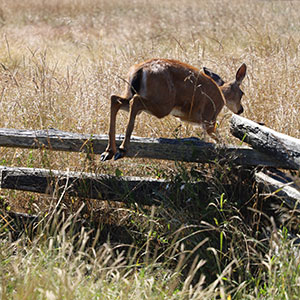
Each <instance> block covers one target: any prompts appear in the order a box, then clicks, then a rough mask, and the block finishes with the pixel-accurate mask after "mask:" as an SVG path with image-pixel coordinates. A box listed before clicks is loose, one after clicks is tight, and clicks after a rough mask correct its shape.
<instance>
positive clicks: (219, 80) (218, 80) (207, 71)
mask: <svg viewBox="0 0 300 300" xmlns="http://www.w3.org/2000/svg"><path fill="white" fill-rule="evenodd" d="M203 71H204V73H205V74H206V75H207V76H209V77H210V78H211V79H213V80H214V82H215V83H216V84H217V85H218V86H222V85H223V84H224V83H225V82H224V80H223V79H222V78H221V77H220V76H219V75H218V74H216V73H214V72H213V71H211V70H210V69H208V68H206V67H203Z"/></svg>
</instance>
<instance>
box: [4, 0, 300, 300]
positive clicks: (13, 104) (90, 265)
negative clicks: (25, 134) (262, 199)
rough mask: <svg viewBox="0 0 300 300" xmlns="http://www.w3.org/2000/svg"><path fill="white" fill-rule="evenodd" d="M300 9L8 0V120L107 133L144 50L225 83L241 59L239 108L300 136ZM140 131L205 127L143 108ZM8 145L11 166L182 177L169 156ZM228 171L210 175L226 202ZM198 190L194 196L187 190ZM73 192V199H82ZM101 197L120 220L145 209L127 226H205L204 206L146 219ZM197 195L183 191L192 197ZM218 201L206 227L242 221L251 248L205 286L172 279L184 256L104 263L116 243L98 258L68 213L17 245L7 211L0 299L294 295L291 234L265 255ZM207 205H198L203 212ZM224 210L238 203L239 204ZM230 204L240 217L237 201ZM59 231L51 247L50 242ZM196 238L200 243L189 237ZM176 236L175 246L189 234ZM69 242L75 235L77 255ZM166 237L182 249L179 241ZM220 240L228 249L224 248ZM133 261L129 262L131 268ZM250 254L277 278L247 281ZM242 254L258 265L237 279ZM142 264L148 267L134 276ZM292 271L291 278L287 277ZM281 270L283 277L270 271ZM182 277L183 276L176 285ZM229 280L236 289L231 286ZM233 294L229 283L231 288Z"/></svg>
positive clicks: (15, 124) (19, 204) (233, 1)
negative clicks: (110, 157)
mask: <svg viewBox="0 0 300 300" xmlns="http://www.w3.org/2000/svg"><path fill="white" fill-rule="evenodd" d="M299 15H300V2H299V1H268V0H265V1H258V0H257V1H238V0H230V1H229V0H225V1H203V0H184V1H182V0H180V1H179V0H165V1H161V0H159V1H158V0H153V1H145V0H133V1H124V0H123V1H121V0H98V1H97V0H87V1H85V0H76V1H72V0H60V1H58V0H49V1H33V0H24V1H20V0H16V1H8V0H0V41H1V43H0V108H1V118H0V126H1V127H12V128H20V129H21V128H22V129H24V128H28V129H45V128H49V127H54V128H57V129H60V130H65V131H74V132H82V133H95V134H101V133H107V130H108V118H109V98H110V95H111V94H113V93H120V92H121V91H122V89H123V88H124V85H125V83H124V80H123V79H124V78H125V76H126V73H127V70H128V68H129V67H130V66H131V65H132V64H134V63H137V62H140V61H142V60H145V59H148V58H152V57H164V58H174V59H178V60H181V61H184V62H187V63H189V64H191V65H194V66H197V67H199V68H202V66H206V67H209V68H211V69H213V70H214V71H215V72H217V73H218V74H220V75H221V76H222V77H223V78H224V79H225V80H228V79H232V78H233V77H234V75H235V72H236V70H237V68H238V67H239V65H240V64H241V63H242V62H245V63H246V64H247V66H248V74H247V77H246V79H245V81H244V83H243V91H244V92H245V96H244V98H243V103H244V107H245V113H244V115H245V116H246V117H248V118H250V119H253V120H255V121H259V122H264V123H265V124H266V125H267V126H270V127H272V128H273V129H275V130H278V131H280V132H283V133H286V134H289V135H292V136H295V137H297V138H300V130H299V129H300V118H299V113H300V102H299V96H300V94H299V93H300V92H299V91H300V89H299V87H300V83H299V82H300V81H299V78H300V59H299V51H300V47H299V42H300V30H299V29H300V23H299ZM228 116H229V115H228V110H226V109H224V112H222V114H221V115H220V117H219V120H224V122H222V123H221V128H220V133H221V136H222V138H223V140H224V142H233V143H234V142H235V140H234V138H233V137H231V136H230V134H229V130H228V124H227V120H228ZM126 122H127V114H126V113H120V117H119V119H118V127H117V131H118V132H119V133H123V130H124V124H126ZM134 134H135V135H138V136H147V137H160V136H163V137H173V136H177V137H186V136H191V135H194V136H197V135H200V136H201V130H200V129H199V128H196V127H192V126H190V125H187V124H182V126H181V123H180V122H179V121H177V120H176V119H174V118H172V117H167V118H165V119H163V120H158V119H156V118H155V117H153V116H150V115H147V114H145V113H143V114H141V115H140V116H139V117H138V120H137V122H136V127H135V131H134ZM0 154H1V164H4V165H13V166H16V165H17V166H28V167H41V166H42V167H46V168H53V169H68V168H69V169H71V170H92V171H97V172H101V173H105V172H107V173H110V174H111V173H114V172H116V170H117V171H118V173H120V171H121V173H123V174H126V175H152V176H153V175H154V176H164V175H165V174H167V175H169V174H170V173H171V174H173V175H174V172H176V171H177V169H174V168H173V167H174V165H173V164H171V163H167V162H164V163H161V162H155V161H151V162H149V161H148V162H147V164H145V161H143V160H132V159H125V160H123V161H120V162H114V163H110V162H109V163H105V164H101V163H100V162H99V160H98V158H96V160H95V161H90V160H89V159H88V158H87V157H86V156H85V155H84V154H70V153H52V152H47V151H46V152H45V151H38V150H21V149H6V148H1V149H0ZM174 170H175V171H174ZM182 172H183V173H184V171H182ZM224 172H225V170H224ZM219 175H220V174H219ZM221 175H222V174H221ZM221 175H220V176H219V177H220V178H221V177H222V176H221ZM225 175H226V174H225ZM226 176H227V175H226ZM226 176H224V177H226ZM219 177H215V178H214V177H213V176H212V177H211V179H212V180H216V182H215V185H216V186H217V185H219V186H218V188H219V190H220V191H218V193H217V192H216V193H215V194H213V195H214V197H213V201H220V198H221V199H222V201H223V196H224V195H223V196H220V195H222V194H223V187H222V182H221V181H220V182H217V180H219ZM226 178H227V177H226ZM228 178H229V177H228ZM190 192H192V191H190ZM194 196H195V195H194ZM253 198H255V195H253ZM189 199H190V198H189V197H188V195H187V198H186V199H185V200H189ZM216 199H217V200H216ZM54 200H56V199H52V198H46V197H41V196H37V195H33V194H29V196H28V194H26V195H25V194H23V193H19V192H14V191H12V192H9V193H7V192H3V191H1V201H2V202H5V205H6V208H10V209H17V210H25V211H27V212H36V211H43V212H47V211H48V210H47V207H48V204H53V201H54ZM206 200H211V199H206ZM225 200H226V199H225ZM225 200H224V201H225ZM229 200H230V199H228V201H227V204H228V202H230V201H229ZM69 201H70V203H73V202H74V199H69ZM200 204H201V203H200ZM86 205H87V206H90V210H92V209H93V208H94V206H95V209H99V207H98V205H99V204H97V205H96V204H94V202H92V201H91V202H87V203H86ZM101 205H103V207H100V209H101V210H103V211H104V212H106V213H107V214H106V215H105V216H108V218H113V217H112V216H113V214H114V213H115V214H117V213H118V214H119V216H120V217H123V218H124V219H126V218H127V217H128V215H129V216H131V214H134V215H135V214H137V215H138V217H137V218H133V220H131V221H132V222H133V221H135V222H137V220H140V219H141V218H142V219H143V218H145V219H147V220H148V219H150V220H151V222H152V220H154V221H155V222H157V223H159V222H162V223H163V224H164V225H165V224H168V222H169V221H170V224H171V225H174V226H175V228H176V226H178V228H180V226H181V224H193V222H194V223H195V224H196V222H197V221H199V218H200V216H199V215H197V214H198V210H194V211H192V212H193V217H192V218H191V216H190V215H185V213H183V211H184V212H188V210H187V211H186V210H183V211H179V209H178V210H175V212H176V213H175V215H172V214H170V212H169V215H168V214H167V211H166V212H164V213H165V215H163V216H161V215H160V218H161V219H162V220H163V221H162V220H161V219H155V218H152V217H153V216H150V217H149V215H147V214H148V213H149V212H146V211H143V210H142V209H141V210H137V212H136V211H130V213H129V214H128V212H126V213H124V209H123V208H121V209H120V207H119V206H116V207H117V209H118V212H117V213H116V212H112V211H114V208H115V206H114V205H112V204H101ZM189 205H190V202H188V201H187V202H186V206H187V207H189ZM213 205H215V206H216V207H218V209H221V211H220V215H221V217H220V219H216V220H214V219H212V223H213V222H215V221H217V222H219V223H218V224H217V222H216V223H215V224H213V226H212V224H210V225H209V224H208V225H207V224H206V225H207V226H208V227H207V228H206V229H207V230H209V229H210V230H212V231H213V232H214V233H218V234H219V237H220V240H221V237H222V240H223V238H224V239H225V238H226V236H230V234H231V233H232V232H233V231H234V230H235V228H237V227H238V229H239V230H241V231H239V230H237V231H236V235H234V237H240V236H242V237H243V239H244V241H245V244H242V245H244V246H245V248H243V249H245V253H246V258H243V257H242V255H241V253H240V252H239V250H238V249H233V251H231V252H230V251H229V252H228V256H227V254H226V255H224V257H223V259H224V260H225V262H228V261H230V259H232V262H234V263H233V264H232V263H228V264H227V265H226V263H224V264H223V265H222V267H223V270H222V269H221V267H220V275H222V276H221V277H220V278H219V279H218V280H217V281H215V282H213V283H212V285H210V286H208V287H207V288H204V287H203V286H202V283H203V282H202V281H198V285H190V284H191V282H190V278H191V277H190V278H188V277H185V278H184V279H182V280H179V281H178V282H177V281H176V280H175V279H177V278H175V277H176V276H177V275H178V276H179V275H180V276H181V275H182V273H183V271H184V270H183V269H181V267H182V266H180V267H178V269H177V271H178V273H175V275H176V276H175V275H174V274H173V273H172V271H170V270H172V268H174V267H175V269H176V264H175V263H174V264H175V266H174V265H171V264H170V265H168V264H164V263H161V262H160V261H159V263H157V264H156V265H153V264H152V265H151V266H150V268H153V266H154V268H153V269H151V272H149V273H147V270H145V269H143V266H142V267H141V266H140V265H133V266H129V264H128V261H129V262H130V259H129V258H128V257H126V256H125V254H124V253H121V254H120V256H119V258H120V260H118V256H117V257H113V259H112V260H109V261H105V260H101V259H102V258H103V257H104V256H105V255H106V256H107V257H109V258H111V257H112V256H110V255H113V254H112V253H113V252H112V251H111V248H112V247H111V246H110V245H108V246H107V248H106V249H105V248H101V249H100V250H99V249H98V250H99V253H96V254H95V253H94V252H93V251H97V249H96V248H93V247H90V248H88V247H87V248H88V251H86V250H87V248H85V246H86V244H84V245H83V246H82V248H81V245H82V244H80V243H85V242H86V240H85V239H86V238H87V239H88V238H90V235H89V234H86V233H85V231H84V230H83V231H82V232H80V233H77V235H76V236H75V237H73V236H72V235H68V234H66V228H68V226H71V225H70V222H69V221H70V220H71V219H70V220H67V221H66V222H65V223H64V224H65V226H64V224H63V223H61V226H62V227H61V228H60V227H59V226H58V228H60V229H61V230H60V231H59V232H56V233H55V235H53V233H49V232H47V230H48V229H47V228H48V227H41V228H42V229H43V230H45V231H46V233H47V234H44V235H43V233H41V235H40V236H38V239H37V240H36V239H34V240H31V239H30V238H28V236H27V235H26V233H24V236H25V238H24V236H21V238H20V240H19V241H18V242H16V243H13V242H12V241H11V240H10V239H9V238H10V235H9V234H7V233H6V230H7V229H8V228H9V224H10V223H7V222H6V221H5V220H4V219H1V222H2V223H1V236H0V238H1V241H2V242H3V244H1V246H0V258H1V262H2V264H1V263H0V268H1V271H2V272H1V274H3V276H2V277H1V279H2V280H6V282H5V283H4V284H3V285H1V289H0V292H1V294H2V296H3V297H6V295H10V296H11V297H15V298H16V299H18V298H19V299H22V297H23V296H24V293H25V292H26V291H28V292H29V294H28V299H32V298H34V297H36V298H38V297H42V298H45V299H59V298H61V297H65V298H66V299H74V298H76V297H77V298H80V299H81V298H84V297H85V298H86V299H91V298H94V299H97V297H98V298H99V297H100V298H104V299H105V297H106V298H107V299H114V298H116V297H119V298H120V299H127V298H126V297H128V295H130V297H132V299H136V298H137V297H143V298H145V299H147V298H151V297H152V298H156V299H166V298H168V299H170V298H171V299H188V298H190V299H199V297H202V298H203V299H205V297H207V299H213V298H214V297H215V298H217V299H219V298H222V299H226V297H230V295H232V296H233V295H235V296H236V297H237V298H238V297H240V298H243V299H245V298H248V299H253V298H257V297H261V298H264V299H272V297H273V296H274V295H275V294H276V293H277V294H276V295H278V299H282V297H284V296H285V294H284V293H285V290H284V289H282V287H283V286H284V285H285V284H286V282H287V281H288V282H292V284H291V285H290V286H289V288H290V292H289V294H287V295H293V294H296V292H295V291H297V287H298V285H299V275H298V273H299V268H297V264H298V256H297V255H296V254H295V255H294V252H293V255H292V256H291V257H289V254H288V253H289V251H290V244H287V245H286V244H284V245H282V249H283V250H282V253H283V255H282V257H279V258H278V257H277V256H276V253H277V252H276V251H277V250H278V247H279V246H278V245H281V240H280V241H278V243H277V244H276V247H275V248H276V249H275V248H272V247H270V251H269V253H268V256H264V257H262V256H261V257H260V255H261V254H260V253H258V252H256V251H257V248H256V247H257V244H256V242H257V241H256V240H252V239H253V237H252V236H251V237H250V236H248V235H247V234H248V233H249V232H248V231H246V230H245V231H243V230H242V229H241V228H239V226H237V225H234V224H235V223H234V222H236V221H237V220H238V221H240V219H239V217H240V215H238V216H236V215H234V214H233V215H230V218H229V217H228V218H227V217H226V218H225V217H224V214H223V211H222V210H223V204H222V205H221V204H220V203H219V202H218V203H216V202H213ZM70 206H71V205H70ZM200 208H201V205H200V207H199V208H197V209H199V210H200ZM229 210H234V209H233V208H232V207H230V208H229ZM120 211H121V212H120ZM190 212H191V211H190ZM235 212H236V213H239V211H238V210H237V211H235ZM194 214H195V215H196V216H195V215H194ZM75 217H76V216H75ZM197 218H198V219H197ZM200 219H201V218H200ZM71 221H72V220H71ZM126 221H128V220H127V219H126ZM154 221H153V223H154ZM151 222H150V223H151ZM164 222H166V223H164ZM3 224H4V225H3ZM238 224H242V223H238ZM2 225H3V226H2ZM134 225H136V224H134ZM138 226H141V225H139V224H138ZM197 226H198V224H197ZM235 226H236V227H235ZM162 227H163V225H161V224H160V228H159V229H160V230H157V232H156V233H155V234H162V233H163V236H161V237H159V238H158V240H159V242H158V244H159V243H161V244H159V245H163V246H164V243H165V240H164V239H165V238H169V239H170V238H171V236H170V235H167V232H168V231H169V228H168V227H166V228H163V229H162ZM243 229H244V228H243ZM250 229H251V228H250ZM250 229H249V228H247V230H250ZM141 231H142V230H141ZM133 232H134V231H133ZM245 232H246V233H247V234H246V233H245ZM142 233H143V234H142V237H143V239H142V240H143V241H146V242H145V245H147V243H149V245H150V241H152V240H156V239H157V235H156V236H155V235H154V232H153V229H151V228H150V229H149V228H148V227H147V230H144V231H142ZM52 235H53V237H52ZM145 236H146V237H147V238H145ZM77 237H78V240H76V238H77ZM184 238H186V237H184ZM20 241H21V242H20ZM24 241H25V242H24ZM53 241H55V245H54V246H53V244H51V243H53ZM78 241H79V242H78ZM196 241H197V239H195V240H191V243H193V242H196ZM238 241H240V240H239V239H238ZM76 242H77V244H76ZM175 242H176V247H179V245H180V243H177V241H175ZM231 242H232V248H235V247H234V246H235V241H234V240H232V241H231ZM23 243H25V244H23ZM74 245H79V246H78V249H76V251H75V250H74ZM168 245H169V246H170V247H172V246H174V247H175V244H174V243H173V244H172V243H171V242H170V243H169V244H168ZM248 246H249V247H248ZM51 247H52V248H51ZM222 247H223V245H222ZM222 247H221V245H220V247H219V248H222ZM237 248H238V247H237ZM49 249H50V251H49V252H48V250H49ZM95 249H96V250H95ZM142 249H143V250H144V248H142ZM212 249H215V248H212ZM77 250H78V251H77ZM177 250H178V251H177ZM219 250H220V249H219ZM234 250H237V251H234ZM252 250H253V252H251V251H252ZM176 251H177V252H176ZM176 251H175V252H176V253H175V254H174V255H173V256H170V257H169V258H170V261H172V262H173V260H174V262H176V263H178V260H176V259H177V258H180V255H181V254H183V253H184V252H185V250H184V249H181V248H176ZM221 252H222V251H215V253H216V257H217V258H220V257H221V254H222V253H221ZM83 253H84V254H83ZM103 253H104V254H105V255H104V254H103ZM220 253H221V254H220ZM250 254H257V257H255V259H253V261H251V259H252V258H251V255H250ZM93 255H94V256H93ZM101 255H104V256H101ZM222 255H223V254H222ZM230 255H232V256H230ZM236 255H241V257H236ZM289 258H290V259H289ZM125 261H126V263H127V265H126V263H125V264H123V262H125ZM216 261H217V260H216ZM216 261H215V263H216ZM249 261H251V263H255V264H256V263H257V264H258V265H260V266H261V268H258V269H259V270H260V271H261V272H263V271H262V270H268V272H269V273H268V274H269V275H270V276H269V277H270V278H271V281H268V279H267V277H268V276H265V275H264V274H261V273H259V274H256V275H257V278H258V279H256V278H252V279H249V278H248V281H244V282H242V281H243V280H242V279H245V277H243V276H246V275H247V276H248V275H249V276H250V275H251V272H250V271H249V270H248V264H249V265H250V263H249ZM138 262H139V261H138ZM179 262H180V259H179ZM134 263H137V261H135V262H134ZM198 263H199V265H198ZM234 264H235V265H234ZM243 264H245V265H246V267H245V269H246V271H247V272H248V271H249V274H248V273H247V274H246V275H245V274H243V275H241V277H240V282H239V281H238V280H237V281H234V280H235V275H234V274H236V273H239V272H241V273H242V270H244V269H243ZM124 265H125V266H126V267H125V268H128V273H122V272H120V271H119V267H120V268H123V267H124ZM200 265H201V258H199V257H198V260H195V262H194V265H192V266H193V268H191V269H190V270H191V274H190V275H191V276H194V275H195V274H194V273H193V271H194V270H195V269H197V268H198V267H199V268H200V267H202V265H201V266H200ZM233 265H234V266H233ZM263 266H264V267H265V269H264V267H263ZM208 268H209V265H208ZM96 269H98V270H101V271H103V273H101V272H100V273H101V274H100V275H99V272H98V271H95V272H94V270H96ZM137 269H138V271H141V272H137ZM107 270H108V272H105V271H107ZM185 271H186V270H185ZM291 271H292V275H293V276H290V272H291ZM274 273H275V274H277V275H278V277H276V276H273V274H274ZM89 276H90V277H89ZM97 276H99V277H97ZM174 276H175V277H174ZM272 276H273V277H272ZM48 278H49V280H47V279H48ZM241 278H242V279H241ZM24 279H25V283H26V284H25V285H24V284H23V280H24ZM193 279H194V277H193ZM173 280H174V281H176V283H178V284H177V285H176V284H174V285H171V286H170V282H171V283H172V284H173ZM226 281H227V283H228V286H229V287H228V286H227V289H226V288H225V286H226ZM262 281H264V282H263V283H262ZM2 282H4V281H2ZM31 283H32V284H31ZM36 286H37V288H36V289H35V287H36ZM5 288H6V290H5ZM9 289H11V290H9ZM225 291H230V292H228V293H227V294H226V293H225ZM249 291H251V293H250V292H249ZM282 291H283V292H282ZM30 292H32V294H30ZM246 292H247V293H248V292H249V294H246ZM281 292H282V293H281ZM34 293H36V294H34ZM83 295H84V296H83ZM170 295H171V296H170ZM30 297H32V298H30ZM197 297H198V298H197ZM23 299H24V297H23ZM227 299H230V298H227Z"/></svg>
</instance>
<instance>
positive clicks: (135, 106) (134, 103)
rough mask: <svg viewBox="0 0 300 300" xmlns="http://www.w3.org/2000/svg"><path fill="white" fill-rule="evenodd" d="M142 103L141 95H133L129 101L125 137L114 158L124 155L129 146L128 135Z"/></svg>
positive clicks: (129, 135)
mask: <svg viewBox="0 0 300 300" xmlns="http://www.w3.org/2000/svg"><path fill="white" fill-rule="evenodd" d="M142 108H143V104H142V100H141V97H140V96H138V95H135V96H134V97H133V98H132V99H131V100H130V102H129V119H128V124H127V127H126V133H125V138H124V140H123V142H122V144H121V146H120V147H119V149H118V151H117V153H116V154H115V160H117V159H120V158H122V157H124V156H125V155H126V152H127V151H128V148H129V143H130V137H131V134H132V131H133V128H134V122H135V118H136V116H137V114H138V113H139V112H140V111H141V110H142Z"/></svg>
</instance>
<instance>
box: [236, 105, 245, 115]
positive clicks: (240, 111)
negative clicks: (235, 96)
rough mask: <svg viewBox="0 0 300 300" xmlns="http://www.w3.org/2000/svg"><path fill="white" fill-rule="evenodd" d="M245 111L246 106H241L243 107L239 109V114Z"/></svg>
mask: <svg viewBox="0 0 300 300" xmlns="http://www.w3.org/2000/svg"><path fill="white" fill-rule="evenodd" d="M243 112H244V108H243V106H241V108H240V110H239V111H238V113H237V114H238V115H240V114H242V113H243Z"/></svg>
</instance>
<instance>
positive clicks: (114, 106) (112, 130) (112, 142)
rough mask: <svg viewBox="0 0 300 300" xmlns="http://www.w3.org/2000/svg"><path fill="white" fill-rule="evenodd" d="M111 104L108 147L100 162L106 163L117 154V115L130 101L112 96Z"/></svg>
mask: <svg viewBox="0 0 300 300" xmlns="http://www.w3.org/2000/svg"><path fill="white" fill-rule="evenodd" d="M110 100H111V104H110V121H109V134H108V145H107V147H106V149H105V151H104V152H103V153H102V154H101V156H100V160H101V161H106V160H109V159H112V157H113V156H114V155H115V153H116V152H117V147H116V118H117V113H118V111H119V110H120V108H121V107H122V106H127V105H128V102H129V101H128V99H125V98H121V97H119V96H115V95H112V96H111V98H110Z"/></svg>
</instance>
